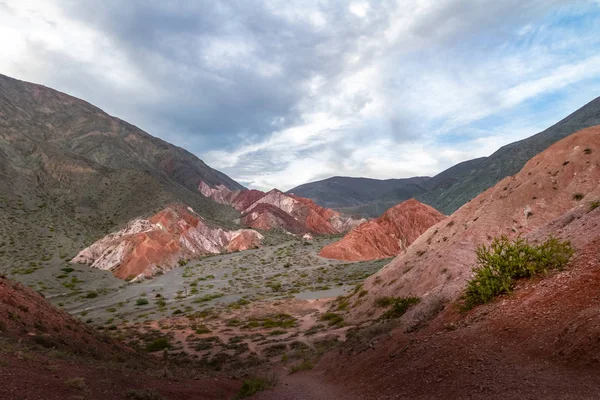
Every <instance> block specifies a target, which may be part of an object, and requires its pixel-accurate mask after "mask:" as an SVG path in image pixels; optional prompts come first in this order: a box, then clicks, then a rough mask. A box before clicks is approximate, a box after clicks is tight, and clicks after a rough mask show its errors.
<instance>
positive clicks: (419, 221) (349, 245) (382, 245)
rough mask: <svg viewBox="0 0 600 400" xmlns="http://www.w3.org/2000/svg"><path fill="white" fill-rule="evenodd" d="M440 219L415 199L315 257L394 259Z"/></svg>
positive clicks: (332, 244)
mask: <svg viewBox="0 0 600 400" xmlns="http://www.w3.org/2000/svg"><path fill="white" fill-rule="evenodd" d="M444 218H445V216H444V215H443V214H441V213H440V212H438V211H437V210H435V209H434V208H432V207H430V206H427V205H425V204H423V203H420V202H419V201H417V200H415V199H411V200H407V201H405V202H403V203H400V204H398V205H396V206H394V207H392V208H390V209H389V210H387V211H386V212H385V213H384V214H383V215H382V216H381V217H379V218H377V219H373V220H370V221H368V222H365V223H364V224H362V225H360V226H358V227H356V228H355V229H353V230H352V231H350V233H348V234H347V235H346V236H344V238H343V239H342V240H340V241H337V242H335V243H331V244H330V245H328V246H325V247H324V248H323V249H322V250H321V252H320V253H319V255H320V256H321V257H326V258H334V259H337V260H347V261H366V260H375V259H379V258H387V257H394V256H397V255H398V254H400V252H402V251H404V250H405V249H406V248H407V247H408V246H409V245H410V244H411V243H412V242H414V241H415V240H416V239H417V238H418V237H419V236H420V235H421V234H422V233H423V232H425V231H426V230H427V229H429V227H431V226H432V225H435V224H436V223H438V222H440V221H441V220H442V219H444Z"/></svg>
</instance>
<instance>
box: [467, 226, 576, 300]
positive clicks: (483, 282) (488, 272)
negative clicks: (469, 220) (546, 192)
mask: <svg viewBox="0 0 600 400" xmlns="http://www.w3.org/2000/svg"><path fill="white" fill-rule="evenodd" d="M476 252H477V264H478V265H477V267H475V268H474V269H473V271H474V272H475V277H474V278H473V279H471V280H470V281H469V282H468V285H467V289H466V292H465V295H464V296H463V305H462V308H463V310H469V309H471V308H473V307H475V306H476V305H478V304H484V303H489V302H490V301H492V300H493V299H494V298H495V297H496V296H499V295H501V294H505V293H510V291H511V290H512V289H513V286H514V283H515V280H517V279H520V278H528V277H532V276H535V275H537V274H540V273H542V272H547V271H550V270H560V269H562V268H564V267H565V266H566V264H567V263H568V261H569V259H570V258H571V256H572V255H573V253H574V250H573V248H572V247H571V244H570V243H569V242H561V241H559V240H558V239H555V238H553V237H550V238H549V239H547V240H546V241H545V242H543V243H541V244H539V245H534V244H530V243H529V242H527V241H526V240H524V239H523V238H520V237H519V238H517V239H515V240H512V241H511V240H510V239H508V237H506V236H502V237H500V238H495V239H494V241H493V242H492V243H491V244H490V245H489V246H485V245H482V246H480V247H479V248H478V249H477V251H476Z"/></svg>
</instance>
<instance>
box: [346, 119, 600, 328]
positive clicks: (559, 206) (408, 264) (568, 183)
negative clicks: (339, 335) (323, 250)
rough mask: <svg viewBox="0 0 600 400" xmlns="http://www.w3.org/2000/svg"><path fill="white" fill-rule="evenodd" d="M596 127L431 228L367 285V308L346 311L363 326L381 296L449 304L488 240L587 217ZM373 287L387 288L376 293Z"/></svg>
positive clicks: (597, 155)
mask: <svg viewBox="0 0 600 400" xmlns="http://www.w3.org/2000/svg"><path fill="white" fill-rule="evenodd" d="M599 179H600V127H592V128H588V129H584V130H582V131H580V132H578V133H576V134H573V135H571V136H569V137H567V138H565V139H563V140H561V141H559V142H558V143H556V144H554V145H552V146H550V147H549V148H548V149H547V150H545V151H544V152H542V153H540V154H538V155H537V156H535V157H533V158H532V159H531V160H530V161H529V162H527V164H526V165H525V167H524V168H523V169H522V170H521V171H520V172H519V173H518V174H516V175H514V176H512V177H508V178H505V179H503V180H502V181H500V182H499V183H498V184H496V185H495V186H494V187H493V188H490V189H488V190H487V191H485V192H484V193H482V194H480V195H479V196H477V197H476V198H475V199H473V200H472V201H471V202H469V203H467V204H465V205H464V206H463V207H461V208H460V209H459V210H458V211H456V212H455V213H454V214H452V215H451V216H450V217H448V218H447V219H446V220H444V221H441V222H439V223H438V224H436V225H434V226H433V227H431V228H430V229H429V230H427V232H425V233H424V234H423V235H421V236H420V237H419V238H418V239H417V240H416V241H415V242H414V243H413V244H412V245H411V246H410V247H409V248H408V249H407V250H406V252H405V253H403V254H401V255H400V256H398V257H397V258H396V259H394V260H393V261H392V262H391V263H390V264H389V265H387V266H386V267H385V268H383V269H382V270H381V271H380V272H379V273H377V274H376V275H374V276H373V277H371V278H369V279H368V280H367V281H366V282H365V285H364V289H365V290H367V291H368V292H369V296H368V301H366V302H364V303H363V304H362V305H360V307H358V308H357V309H356V310H355V311H354V317H355V318H359V319H360V318H365V317H367V318H368V316H367V315H368V314H370V313H372V310H373V303H372V302H373V301H375V299H377V298H379V297H383V296H418V297H423V299H424V301H423V302H422V303H423V306H425V305H426V304H427V302H428V301H433V300H437V301H439V300H440V299H444V300H454V299H456V297H457V296H458V295H459V294H460V293H461V291H462V289H463V288H464V285H465V282H466V281H467V279H468V278H469V277H470V275H471V268H472V267H473V265H474V264H475V257H476V255H475V249H476V247H477V246H478V245H480V244H484V243H485V244H487V243H489V242H490V241H491V240H492V239H493V238H494V237H497V236H500V235H507V236H509V237H514V236H517V235H524V234H528V233H530V232H533V231H534V230H536V229H537V228H540V227H542V226H544V225H545V224H548V223H549V222H550V221H552V220H553V219H555V218H557V217H559V216H561V215H562V214H564V213H565V212H567V211H568V210H570V209H572V208H574V207H578V208H581V209H587V210H589V209H590V208H591V207H592V205H591V204H592V203H593V202H595V201H597V200H598V199H600V188H599V187H598V181H599ZM380 282H387V283H388V284H387V285H381V284H380Z"/></svg>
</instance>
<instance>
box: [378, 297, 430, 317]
mask: <svg viewBox="0 0 600 400" xmlns="http://www.w3.org/2000/svg"><path fill="white" fill-rule="evenodd" d="M384 299H385V298H384ZM385 301H386V302H388V301H389V302H390V305H391V307H390V309H389V310H387V311H386V312H385V313H383V315H382V316H381V319H384V320H385V319H394V318H400V317H401V316H403V315H404V314H405V313H406V311H408V309H409V308H410V307H411V306H412V305H414V304H417V303H418V302H419V301H421V299H419V298H418V297H394V298H387V299H386V300H385ZM380 304H381V303H380Z"/></svg>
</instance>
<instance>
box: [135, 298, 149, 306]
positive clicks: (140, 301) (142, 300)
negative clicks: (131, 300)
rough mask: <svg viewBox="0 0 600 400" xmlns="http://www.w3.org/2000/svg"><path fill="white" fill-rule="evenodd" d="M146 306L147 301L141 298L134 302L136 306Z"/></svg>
mask: <svg viewBox="0 0 600 400" xmlns="http://www.w3.org/2000/svg"><path fill="white" fill-rule="evenodd" d="M146 304H148V299H144V298H141V299H137V300H136V301H135V305H136V306H145V305H146Z"/></svg>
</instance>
